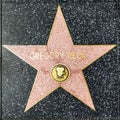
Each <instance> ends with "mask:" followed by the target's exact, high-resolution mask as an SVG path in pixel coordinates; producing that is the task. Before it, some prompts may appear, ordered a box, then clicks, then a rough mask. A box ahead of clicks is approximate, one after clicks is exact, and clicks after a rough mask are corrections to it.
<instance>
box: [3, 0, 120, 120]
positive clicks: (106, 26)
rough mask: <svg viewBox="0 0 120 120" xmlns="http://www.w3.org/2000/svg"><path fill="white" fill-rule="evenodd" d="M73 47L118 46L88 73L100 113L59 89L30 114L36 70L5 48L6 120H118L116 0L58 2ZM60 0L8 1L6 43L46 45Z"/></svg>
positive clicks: (119, 17)
mask: <svg viewBox="0 0 120 120" xmlns="http://www.w3.org/2000/svg"><path fill="white" fill-rule="evenodd" d="M57 2H59V4H60V5H61V7H62V11H63V14H64V17H65V20H66V22H67V25H68V28H69V30H70V34H71V36H72V40H73V42H74V44H75V45H76V44H77V45H80V44H83V45H85V44H87V45H88V44H117V47H116V48H114V49H112V50H111V51H110V52H109V53H107V54H105V55H104V56H103V57H101V58H100V59H98V60H97V61H96V62H94V63H93V64H91V65H90V66H89V67H87V68H86V69H85V70H84V74H85V77H86V80H87V83H88V87H89V89H90V92H91V96H92V99H93V102H94V105H95V107H96V112H94V111H93V110H91V109H90V108H88V107H87V106H85V105H84V104H83V103H82V102H80V101H79V100H77V99H76V98H75V97H73V96H72V95H70V94H69V93H67V92H66V91H64V90H63V89H61V88H59V89H57V90H56V91H54V92H53V93H52V94H50V95H49V96H48V97H46V98H45V99H44V100H42V101H41V102H39V103H38V104H37V105H35V106H34V107H33V108H32V109H30V110H29V111H28V112H26V113H24V109H25V106H26V103H27V100H28V97H29V94H30V91H31V88H32V85H33V82H34V79H35V76H36V73H37V71H36V70H35V69H34V68H32V67H31V66H30V65H28V64H27V63H25V62H24V61H23V60H21V59H19V58H18V57H17V56H15V55H14V54H12V53H11V52H10V51H8V50H7V49H5V48H4V47H3V49H2V119H3V120H118V119H120V118H119V115H120V112H119V99H118V97H119V83H118V82H119V79H118V72H119V71H118V66H119V57H118V46H119V38H120V35H119V32H120V28H119V25H120V24H119V20H120V6H119V4H118V1H117V0H58V1H57ZM57 2H56V1H55V0H3V4H2V5H3V8H2V18H3V20H2V44H3V45H46V43H47V40H48V37H49V34H50V30H51V27H52V23H53V20H54V17H55V14H56V10H57Z"/></svg>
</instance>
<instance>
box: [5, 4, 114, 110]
mask: <svg viewBox="0 0 120 120" xmlns="http://www.w3.org/2000/svg"><path fill="white" fill-rule="evenodd" d="M4 47H5V48H7V49H8V50H10V51H11V52H13V53H14V54H15V55H17V56H18V57H20V58H21V59H22V60H24V61H25V62H27V63H28V64H30V65H31V66H32V67H34V68H35V69H36V70H37V71H38V72H37V75H36V78H35V81H34V84H33V87H32V90H31V93H30V95H29V98H28V102H27V105H26V108H25V111H27V110H29V109H30V108H31V107H33V106H34V105H36V104H37V103H38V102H39V101H41V100H42V99H43V98H45V97H46V96H47V95H49V94H50V93H52V92H53V91H54V90H56V89H57V88H58V87H62V88H63V89H64V90H66V91H68V92H69V93H70V94H72V95H73V96H75V97H76V98H77V99H78V100H80V101H81V102H83V103H84V104H85V105H87V106H89V107H90V108H91V109H93V110H95V107H94V104H93V101H92V98H91V95H90V92H89V89H88V86H87V82H86V80H85V78H84V75H83V72H82V70H83V69H85V68H86V67H87V66H89V65H90V64H91V63H93V62H94V61H96V60H97V59H99V58H100V57H101V56H103V55H104V54H105V53H107V52H108V51H109V50H111V49H112V48H114V47H115V45H73V42H72V39H71V36H70V33H69V30H68V28H67V25H66V22H65V20H64V17H63V14H62V11H61V8H60V6H58V10H57V13H56V17H55V20H54V23H53V27H52V30H51V33H50V36H49V40H48V44H47V46H46V45H4ZM48 52H56V53H58V52H64V56H63V57H60V58H59V59H45V57H46V56H45V55H44V54H41V56H42V57H41V58H40V57H38V56H40V55H37V57H38V58H36V57H34V58H33V56H34V55H33V53H48ZM69 52H79V53H84V55H85V58H84V59H82V58H81V59H71V58H69V57H68V56H67V54H68V53H69ZM59 63H62V64H65V65H66V66H68V68H69V70H70V76H69V77H68V79H67V80H66V81H64V82H62V83H58V82H56V81H54V80H53V79H52V77H51V69H52V67H53V66H54V65H56V64H59Z"/></svg>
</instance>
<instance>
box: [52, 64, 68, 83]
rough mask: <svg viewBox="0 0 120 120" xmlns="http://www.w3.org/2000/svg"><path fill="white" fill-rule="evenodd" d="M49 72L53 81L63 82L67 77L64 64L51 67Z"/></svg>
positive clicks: (66, 69)
mask: <svg viewBox="0 0 120 120" xmlns="http://www.w3.org/2000/svg"><path fill="white" fill-rule="evenodd" d="M51 74H52V77H53V79H54V80H55V81H57V82H63V81H65V80H66V79H67V78H68V76H69V70H68V68H67V67H66V66H65V65H63V64H58V65H55V66H54V67H53V68H52V71H51Z"/></svg>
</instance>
